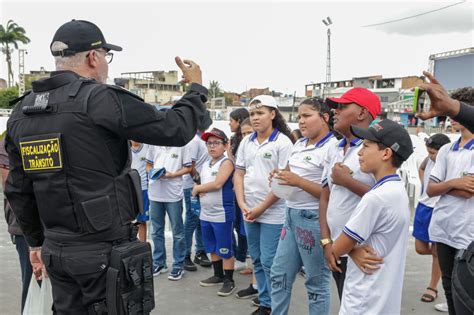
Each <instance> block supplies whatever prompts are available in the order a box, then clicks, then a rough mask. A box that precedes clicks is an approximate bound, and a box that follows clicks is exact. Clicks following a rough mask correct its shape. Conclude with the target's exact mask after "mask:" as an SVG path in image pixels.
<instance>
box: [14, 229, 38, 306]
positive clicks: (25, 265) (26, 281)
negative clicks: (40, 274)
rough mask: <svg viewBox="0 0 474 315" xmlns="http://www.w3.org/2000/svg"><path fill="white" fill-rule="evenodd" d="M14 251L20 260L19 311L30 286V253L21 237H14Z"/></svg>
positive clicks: (31, 271) (23, 304)
mask: <svg viewBox="0 0 474 315" xmlns="http://www.w3.org/2000/svg"><path fill="white" fill-rule="evenodd" d="M13 237H14V239H15V246H16V251H17V252H18V258H19V259H20V268H21V283H22V285H21V311H22V312H23V307H24V306H25V302H26V296H27V295H28V288H29V286H30V280H31V275H32V273H33V269H32V268H31V263H30V253H29V249H28V244H27V243H26V240H25V237H24V236H23V235H14V236H13Z"/></svg>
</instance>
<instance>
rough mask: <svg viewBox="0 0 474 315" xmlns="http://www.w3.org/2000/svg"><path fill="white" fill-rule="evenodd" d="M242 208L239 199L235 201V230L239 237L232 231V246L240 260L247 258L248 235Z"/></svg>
mask: <svg viewBox="0 0 474 315" xmlns="http://www.w3.org/2000/svg"><path fill="white" fill-rule="evenodd" d="M243 222H244V221H243V219H242V210H240V208H239V205H238V204H237V201H235V219H234V230H235V232H237V239H236V238H235V233H232V246H233V248H234V254H235V259H236V260H238V261H240V262H245V261H246V260H247V236H246V234H245V233H243V232H245V231H244V229H243V227H242V224H243Z"/></svg>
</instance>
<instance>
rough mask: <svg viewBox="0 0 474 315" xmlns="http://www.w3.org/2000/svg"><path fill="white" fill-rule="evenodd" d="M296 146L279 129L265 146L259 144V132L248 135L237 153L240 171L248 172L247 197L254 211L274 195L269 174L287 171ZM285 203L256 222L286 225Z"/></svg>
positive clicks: (273, 208)
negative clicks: (269, 196) (270, 193)
mask: <svg viewBox="0 0 474 315" xmlns="http://www.w3.org/2000/svg"><path fill="white" fill-rule="evenodd" d="M292 147H293V144H292V143H291V140H290V138H288V137H287V136H285V135H284V134H283V133H281V132H279V131H278V130H277V129H275V130H274V131H273V132H272V134H271V135H270V137H269V138H268V139H267V140H265V141H264V142H263V143H261V144H260V143H258V140H257V133H256V132H254V133H252V134H250V135H248V136H246V137H245V138H244V139H243V140H242V142H241V143H240V146H239V149H238V151H237V162H236V168H238V169H241V170H245V176H244V196H245V202H246V204H247V206H248V207H249V208H250V209H252V208H255V207H256V206H258V205H259V204H260V203H262V202H263V201H264V200H265V198H266V197H267V195H268V193H269V192H270V186H269V183H268V175H269V174H270V172H271V171H273V170H274V169H276V168H278V169H284V168H285V167H286V165H287V163H288V158H289V157H290V153H291V148H292ZM285 209H286V204H285V200H283V199H280V200H278V201H277V202H275V203H274V204H273V205H272V206H271V207H269V208H268V209H267V210H266V211H265V212H264V213H263V214H262V215H261V216H260V217H258V218H257V219H256V220H255V221H256V222H259V223H268V224H283V223H284V222H285Z"/></svg>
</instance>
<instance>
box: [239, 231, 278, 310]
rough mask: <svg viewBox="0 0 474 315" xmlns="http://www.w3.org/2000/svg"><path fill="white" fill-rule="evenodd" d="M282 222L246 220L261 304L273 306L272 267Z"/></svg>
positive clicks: (248, 241) (249, 246)
mask: <svg viewBox="0 0 474 315" xmlns="http://www.w3.org/2000/svg"><path fill="white" fill-rule="evenodd" d="M282 226H283V225H282V224H269V223H258V222H253V223H249V222H245V230H246V232H247V243H248V248H249V253H250V257H251V258H252V262H253V272H254V274H255V277H256V278H257V285H258V298H259V300H260V305H261V306H265V307H271V284H270V269H271V268H272V264H273V257H274V256H275V253H276V250H277V247H278V241H279V239H280V233H281V228H282Z"/></svg>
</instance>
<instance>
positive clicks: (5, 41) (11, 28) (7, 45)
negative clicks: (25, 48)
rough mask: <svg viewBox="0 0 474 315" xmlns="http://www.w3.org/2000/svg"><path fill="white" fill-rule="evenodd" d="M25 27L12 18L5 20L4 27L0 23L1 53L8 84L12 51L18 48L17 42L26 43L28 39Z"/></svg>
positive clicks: (11, 74)
mask: <svg viewBox="0 0 474 315" xmlns="http://www.w3.org/2000/svg"><path fill="white" fill-rule="evenodd" d="M25 33H26V32H25V29H24V28H23V27H21V26H19V25H18V24H16V23H15V22H13V21H12V20H9V21H8V22H7V25H6V27H4V26H3V25H2V24H0V44H2V53H4V54H5V56H6V61H7V66H8V86H12V84H13V70H12V55H11V54H12V53H13V52H14V51H15V49H18V43H19V42H21V43H23V44H28V43H29V42H30V39H29V38H28V37H27V36H26V35H25ZM12 46H13V48H12Z"/></svg>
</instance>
